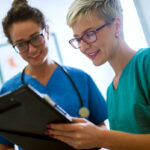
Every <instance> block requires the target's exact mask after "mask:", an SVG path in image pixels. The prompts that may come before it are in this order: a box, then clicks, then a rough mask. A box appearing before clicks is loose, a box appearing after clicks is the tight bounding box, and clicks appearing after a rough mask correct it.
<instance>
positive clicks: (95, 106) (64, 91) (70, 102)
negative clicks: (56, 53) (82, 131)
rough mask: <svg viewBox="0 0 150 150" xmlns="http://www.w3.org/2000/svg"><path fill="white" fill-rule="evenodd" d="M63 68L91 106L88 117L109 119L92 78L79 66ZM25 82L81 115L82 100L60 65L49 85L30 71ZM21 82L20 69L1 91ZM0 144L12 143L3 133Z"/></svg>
mask: <svg viewBox="0 0 150 150" xmlns="http://www.w3.org/2000/svg"><path fill="white" fill-rule="evenodd" d="M64 68H65V69H66V70H67V72H68V73H69V75H70V76H71V78H72V80H73V81H74V83H75V84H76V86H77V88H78V90H79V92H80V95H81V97H82V100H83V105H84V106H85V107H87V108H88V109H89V110H90V115H89V117H88V118H87V119H88V120H90V121H91V122H93V123H94V124H100V123H102V122H103V121H104V120H106V119H107V108H106V102H105V100H104V98H103V96H102V94H101V93H100V91H99V90H98V88H97V86H96V85H95V83H94V82H93V80H92V78H91V77H90V76H89V75H88V74H87V73H85V72H83V71H81V70H79V69H76V68H72V67H66V66H64ZM24 82H25V84H30V85H31V86H33V87H34V88H35V89H36V90H38V91H39V92H40V93H44V94H47V95H49V96H50V97H51V98H52V99H53V100H54V101H55V102H56V103H57V104H58V105H59V106H60V107H62V108H63V109H64V110H65V111H66V112H67V113H69V114H70V115H71V116H73V117H80V116H79V109H80V108H81V103H80V100H79V97H78V95H77V92H76V91H75V89H74V87H73V85H72V83H71V82H70V80H69V78H68V77H67V76H66V74H65V73H64V72H63V71H62V69H61V68H60V67H57V68H56V70H55V71H54V73H53V74H52V76H51V78H50V79H49V81H48V83H47V85H46V86H44V85H42V84H41V83H40V82H39V81H37V80H36V79H34V78H32V77H31V76H30V75H27V74H24ZM21 85H22V83H21V73H18V74H17V75H16V76H14V77H13V78H11V79H10V80H9V81H7V82H6V83H5V84H4V85H3V87H2V89H1V91H0V94H3V93H6V92H8V91H13V90H15V89H17V88H18V87H19V86H21ZM0 144H6V145H12V143H9V142H8V141H7V140H5V139H4V138H2V137H0Z"/></svg>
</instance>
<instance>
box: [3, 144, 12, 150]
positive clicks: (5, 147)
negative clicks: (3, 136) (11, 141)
mask: <svg viewBox="0 0 150 150" xmlns="http://www.w3.org/2000/svg"><path fill="white" fill-rule="evenodd" d="M0 150H14V148H13V147H10V146H7V145H4V144H0Z"/></svg>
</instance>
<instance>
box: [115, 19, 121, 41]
mask: <svg viewBox="0 0 150 150" xmlns="http://www.w3.org/2000/svg"><path fill="white" fill-rule="evenodd" d="M114 24H115V37H116V38H118V37H119V36H120V34H121V30H122V24H121V20H120V18H119V17H116V18H115V20H114Z"/></svg>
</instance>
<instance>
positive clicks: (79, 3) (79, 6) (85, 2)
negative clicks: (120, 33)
mask: <svg viewBox="0 0 150 150" xmlns="http://www.w3.org/2000/svg"><path fill="white" fill-rule="evenodd" d="M93 13H95V14H96V15H97V16H98V17H99V18H100V19H104V20H105V21H108V22H111V20H112V19H113V18H115V17H119V18H120V20H121V23H122V22H123V16H122V7H121V4H120V0H74V2H73V3H72V5H71V6H70V8H69V11H68V14H67V24H68V25H69V26H70V27H71V26H72V25H73V24H74V23H75V22H76V21H77V20H78V19H80V17H82V16H86V17H91V15H92V14H93Z"/></svg>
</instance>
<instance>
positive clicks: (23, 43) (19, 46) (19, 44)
mask: <svg viewBox="0 0 150 150" xmlns="http://www.w3.org/2000/svg"><path fill="white" fill-rule="evenodd" d="M26 45H27V43H26V42H22V43H18V44H17V45H16V46H17V47H18V48H23V47H25V46H26Z"/></svg>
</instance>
